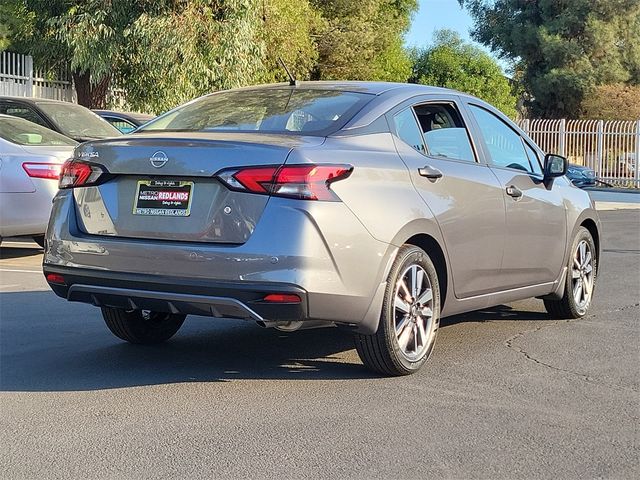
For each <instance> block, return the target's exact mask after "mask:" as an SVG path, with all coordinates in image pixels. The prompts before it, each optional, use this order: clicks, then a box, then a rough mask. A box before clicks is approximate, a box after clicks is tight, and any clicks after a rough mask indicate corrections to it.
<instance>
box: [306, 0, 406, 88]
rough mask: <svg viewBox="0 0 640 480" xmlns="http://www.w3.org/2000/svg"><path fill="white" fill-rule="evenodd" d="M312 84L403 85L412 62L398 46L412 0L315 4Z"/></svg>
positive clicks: (321, 0)
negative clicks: (319, 20)
mask: <svg viewBox="0 0 640 480" xmlns="http://www.w3.org/2000/svg"><path fill="white" fill-rule="evenodd" d="M313 4H314V5H315V6H316V8H317V9H318V11H319V12H320V14H321V15H322V24H321V26H320V28H319V29H318V30H317V32H316V33H315V35H316V37H317V45H318V51H319V59H318V63H317V65H316V66H315V69H314V72H313V78H315V79H320V80H324V79H343V80H386V81H402V82H404V81H406V80H407V78H408V76H409V74H410V73H411V61H410V59H409V57H408V55H407V52H406V51H405V50H404V48H403V46H402V39H403V36H404V33H405V32H406V30H407V29H408V28H409V25H410V22H411V15H412V14H413V12H414V11H415V10H416V8H417V2H416V0H314V2H313Z"/></svg>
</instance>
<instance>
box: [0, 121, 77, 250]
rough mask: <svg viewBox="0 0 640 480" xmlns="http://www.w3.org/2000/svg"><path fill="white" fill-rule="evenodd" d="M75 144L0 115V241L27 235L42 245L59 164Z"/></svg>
mask: <svg viewBox="0 0 640 480" xmlns="http://www.w3.org/2000/svg"><path fill="white" fill-rule="evenodd" d="M76 145H77V142H75V141H74V140H71V139H70V138H68V137H65V136H64V135H60V134H59V133H56V132H54V131H53V130H49V129H48V128H44V127H41V126H40V125H36V124H35V123H32V122H29V121H27V120H23V119H21V118H16V117H12V116H9V115H0V242H1V241H2V237H12V236H18V235H20V236H25V235H27V236H31V237H33V238H34V240H35V241H36V242H37V243H39V244H40V245H43V235H44V231H45V229H46V227H47V222H48V221H49V213H50V212H51V200H52V198H53V196H54V195H55V194H56V193H57V192H58V177H59V174H60V168H61V167H62V164H63V163H64V161H65V160H67V159H68V158H69V157H71V154H72V152H73V149H74V147H75V146H76Z"/></svg>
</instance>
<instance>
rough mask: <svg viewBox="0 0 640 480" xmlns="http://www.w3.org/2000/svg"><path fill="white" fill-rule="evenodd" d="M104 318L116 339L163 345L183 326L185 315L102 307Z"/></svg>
mask: <svg viewBox="0 0 640 480" xmlns="http://www.w3.org/2000/svg"><path fill="white" fill-rule="evenodd" d="M102 317H103V318H104V321H105V323H106V324H107V327H109V330H111V333H113V334H114V335H115V336H116V337H118V338H121V339H122V340H125V341H127V342H129V343H136V344H146V345H149V344H154V343H162V342H164V341H166V340H169V339H170V338H171V337H173V336H174V335H175V334H176V332H177V331H178V330H179V329H180V327H181V326H182V323H183V322H184V319H185V318H186V316H185V315H176V314H173V313H165V312H152V311H148V310H124V309H121V308H112V307H102Z"/></svg>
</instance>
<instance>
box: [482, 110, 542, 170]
mask: <svg viewBox="0 0 640 480" xmlns="http://www.w3.org/2000/svg"><path fill="white" fill-rule="evenodd" d="M470 107H471V111H472V113H473V115H474V116H475V118H476V120H477V122H478V126H479V127H480V131H481V132H482V137H483V139H484V143H485V145H486V146H487V149H488V150H489V155H490V157H491V158H490V163H491V164H492V165H494V166H496V167H504V168H514V169H517V170H523V171H525V172H532V171H533V168H532V167H531V164H530V163H529V157H527V153H526V152H525V150H524V144H523V142H522V138H521V137H520V135H518V134H517V133H516V132H515V131H514V130H513V129H511V127H509V126H508V125H507V124H506V123H505V122H503V121H502V120H501V119H499V118H498V117H496V116H495V115H494V114H493V113H491V112H489V111H488V110H485V109H484V108H481V107H478V106H476V105H470Z"/></svg>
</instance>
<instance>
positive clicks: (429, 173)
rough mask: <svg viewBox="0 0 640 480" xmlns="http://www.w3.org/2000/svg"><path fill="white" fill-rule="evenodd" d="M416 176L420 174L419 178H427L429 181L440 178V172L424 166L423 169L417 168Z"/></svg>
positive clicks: (429, 166)
mask: <svg viewBox="0 0 640 480" xmlns="http://www.w3.org/2000/svg"><path fill="white" fill-rule="evenodd" d="M418 174H420V176H421V177H427V178H428V179H430V180H437V179H438V178H442V172H441V171H440V170H438V169H437V168H435V167H432V166H431V165H425V166H424V167H422V168H419V169H418Z"/></svg>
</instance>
